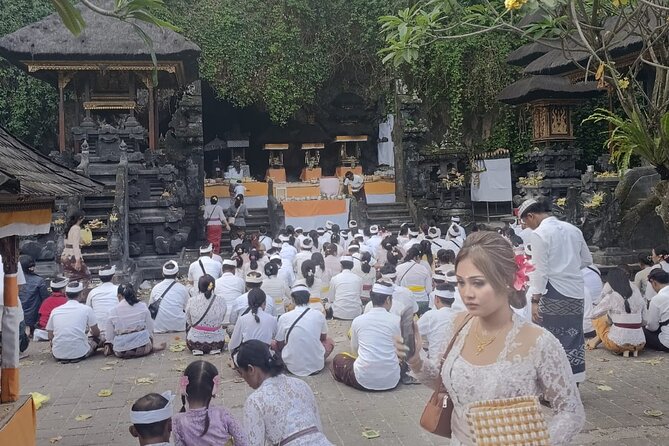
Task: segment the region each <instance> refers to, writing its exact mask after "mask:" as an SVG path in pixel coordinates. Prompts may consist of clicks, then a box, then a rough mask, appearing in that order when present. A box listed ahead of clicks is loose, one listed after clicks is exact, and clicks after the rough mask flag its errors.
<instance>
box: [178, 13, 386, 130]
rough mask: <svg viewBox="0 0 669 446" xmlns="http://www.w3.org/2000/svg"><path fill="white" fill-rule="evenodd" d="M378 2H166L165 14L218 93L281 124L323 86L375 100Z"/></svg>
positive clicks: (379, 74)
mask: <svg viewBox="0 0 669 446" xmlns="http://www.w3.org/2000/svg"><path fill="white" fill-rule="evenodd" d="M398 3H399V2H395V1H390V2H388V1H382V0H332V1H329V2H315V1H312V0H287V1H285V2H268V1H266V0H248V1H245V2H239V1H235V0H198V1H195V0H167V1H166V4H167V5H168V7H169V9H170V15H169V17H168V19H169V20H170V21H172V22H173V23H175V24H177V25H178V26H180V28H181V29H182V30H183V32H184V33H185V35H186V36H187V37H189V38H191V39H192V40H193V41H194V42H196V43H197V44H198V45H199V46H200V48H201V49H202V56H201V60H200V73H201V75H202V77H203V78H204V79H205V80H207V81H208V82H209V83H210V84H211V85H212V86H213V87H214V89H215V91H216V92H217V94H218V96H219V97H221V98H223V99H225V100H229V101H231V102H232V103H234V104H235V105H237V106H239V107H245V106H249V105H258V106H260V107H261V108H264V109H266V110H267V112H268V113H269V115H270V117H271V118H272V120H273V121H275V122H278V123H285V122H286V121H287V120H288V119H290V118H291V117H292V116H293V115H294V114H295V113H296V112H297V111H298V110H300V109H301V108H303V107H307V108H309V107H313V106H314V105H315V104H316V103H317V102H318V101H317V98H318V95H319V93H320V91H321V89H322V88H323V87H324V86H330V85H333V84H334V83H339V85H340V86H341V87H343V89H347V90H353V91H355V92H356V93H363V94H368V95H369V97H374V95H375V93H376V92H377V91H378V89H379V86H382V85H383V74H384V69H383V67H382V65H381V62H380V60H379V58H378V57H377V56H376V52H377V51H378V50H379V49H380V48H381V47H382V44H383V41H382V38H381V36H380V35H379V25H378V24H377V18H378V17H379V16H380V15H382V14H384V13H389V12H391V11H393V10H394V8H396V7H397V4H398Z"/></svg>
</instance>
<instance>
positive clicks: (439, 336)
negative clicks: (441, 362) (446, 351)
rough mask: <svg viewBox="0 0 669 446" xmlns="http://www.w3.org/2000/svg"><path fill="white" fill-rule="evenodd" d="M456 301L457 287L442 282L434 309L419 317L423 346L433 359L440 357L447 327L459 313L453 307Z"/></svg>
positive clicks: (435, 299) (436, 295)
mask: <svg viewBox="0 0 669 446" xmlns="http://www.w3.org/2000/svg"><path fill="white" fill-rule="evenodd" d="M454 302H455V288H454V287H453V285H451V284H449V283H445V282H444V283H441V284H439V285H437V288H436V289H435V290H434V309H433V310H430V311H428V312H427V313H425V314H424V315H423V316H422V317H421V318H420V319H418V323H417V324H418V332H419V333H420V335H421V338H422V339H423V347H424V348H427V357H428V358H429V359H430V360H431V361H434V360H435V358H436V359H438V358H439V354H440V349H441V346H442V343H443V342H444V333H446V327H447V326H448V324H449V323H450V322H451V321H452V320H453V318H454V317H455V315H456V314H457V312H456V311H455V310H453V309H452V308H451V307H452V306H453V303H454Z"/></svg>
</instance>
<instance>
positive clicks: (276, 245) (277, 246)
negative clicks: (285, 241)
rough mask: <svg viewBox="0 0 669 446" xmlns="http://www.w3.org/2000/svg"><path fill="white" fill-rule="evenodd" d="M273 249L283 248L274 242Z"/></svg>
mask: <svg viewBox="0 0 669 446" xmlns="http://www.w3.org/2000/svg"><path fill="white" fill-rule="evenodd" d="M272 248H281V243H278V242H272Z"/></svg>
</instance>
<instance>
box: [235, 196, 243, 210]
mask: <svg viewBox="0 0 669 446" xmlns="http://www.w3.org/2000/svg"><path fill="white" fill-rule="evenodd" d="M243 204H244V196H243V195H237V196H236V197H235V208H237V209H239V207H240V206H241V205H243Z"/></svg>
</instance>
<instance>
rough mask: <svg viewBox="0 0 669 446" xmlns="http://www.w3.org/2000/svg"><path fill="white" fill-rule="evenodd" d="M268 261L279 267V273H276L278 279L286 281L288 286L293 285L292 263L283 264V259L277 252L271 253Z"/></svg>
mask: <svg viewBox="0 0 669 446" xmlns="http://www.w3.org/2000/svg"><path fill="white" fill-rule="evenodd" d="M269 261H270V262H273V263H275V264H276V265H277V266H278V267H279V273H278V274H277V275H276V276H277V277H278V278H279V279H281V280H283V281H284V282H286V286H287V287H288V288H290V287H292V286H293V283H294V282H295V272H294V271H293V265H292V264H290V265H288V264H285V263H284V262H283V259H282V258H281V257H280V256H279V255H278V254H273V255H272V256H270V258H269Z"/></svg>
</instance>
